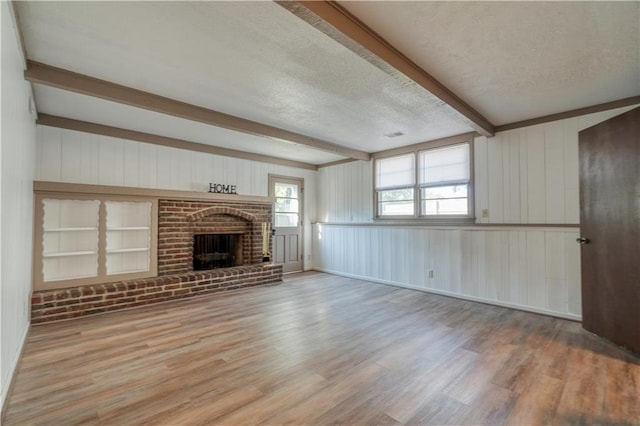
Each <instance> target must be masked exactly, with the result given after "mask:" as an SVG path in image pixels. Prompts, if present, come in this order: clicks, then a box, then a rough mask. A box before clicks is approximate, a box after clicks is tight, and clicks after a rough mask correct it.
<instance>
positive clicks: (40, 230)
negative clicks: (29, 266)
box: [32, 193, 158, 291]
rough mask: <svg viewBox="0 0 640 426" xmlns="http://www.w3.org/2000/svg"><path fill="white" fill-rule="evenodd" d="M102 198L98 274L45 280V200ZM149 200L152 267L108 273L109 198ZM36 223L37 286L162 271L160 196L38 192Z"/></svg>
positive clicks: (148, 275)
mask: <svg viewBox="0 0 640 426" xmlns="http://www.w3.org/2000/svg"><path fill="white" fill-rule="evenodd" d="M45 199H48V200H72V201H74V200H77V201H88V200H96V201H99V202H100V204H99V208H98V247H97V255H98V266H97V270H96V275H95V276H90V277H81V278H68V279H60V280H54V281H45V280H44V262H43V260H44V256H43V254H44V233H45V232H44V231H45V230H44V200H45ZM108 201H114V202H149V203H151V212H150V214H151V218H150V223H149V238H150V241H149V269H148V270H145V271H139V272H124V273H114V274H108V273H107V216H106V208H107V207H106V202H108ZM34 202H35V206H34V227H33V230H34V232H33V271H32V272H33V290H34V291H42V290H54V289H63V288H70V287H78V286H83V285H93V284H105V283H111V282H118V281H127V280H133V279H142V278H151V277H156V276H157V275H158V199H157V198H154V197H138V196H136V197H129V196H118V195H102V194H96V195H90V194H79V193H36V194H35V199H34Z"/></svg>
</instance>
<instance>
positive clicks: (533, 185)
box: [526, 125, 547, 223]
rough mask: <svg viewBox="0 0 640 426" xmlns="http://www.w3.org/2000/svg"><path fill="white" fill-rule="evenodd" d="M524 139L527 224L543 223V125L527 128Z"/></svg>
mask: <svg viewBox="0 0 640 426" xmlns="http://www.w3.org/2000/svg"><path fill="white" fill-rule="evenodd" d="M526 138H527V198H528V206H529V212H528V216H529V223H545V221H546V211H547V207H546V194H545V189H546V175H545V164H544V159H545V155H544V127H543V125H538V126H531V127H527V129H526Z"/></svg>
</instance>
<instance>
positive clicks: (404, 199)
mask: <svg viewBox="0 0 640 426" xmlns="http://www.w3.org/2000/svg"><path fill="white" fill-rule="evenodd" d="M415 163H416V160H415V154H414V153H410V154H405V155H399V156H397V157H389V158H381V159H379V160H377V161H376V200H377V212H378V216H413V214H414V211H415V207H414V204H415V203H414V198H415V195H414V194H415V189H414V187H415V181H416V172H415Z"/></svg>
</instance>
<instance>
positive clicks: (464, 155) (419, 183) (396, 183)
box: [374, 141, 473, 219]
mask: <svg viewBox="0 0 640 426" xmlns="http://www.w3.org/2000/svg"><path fill="white" fill-rule="evenodd" d="M408 150H411V151H410V152H407V153H403V154H400V155H395V156H392V157H378V158H377V159H376V160H375V176H374V179H375V204H376V217H379V218H384V217H391V218H393V217H404V218H410V217H413V218H424V219H430V218H449V219H451V218H460V219H468V218H470V217H471V216H472V214H473V209H472V204H473V200H472V198H471V197H472V193H473V189H472V180H471V171H472V168H471V164H472V146H471V142H468V141H465V142H456V143H453V144H451V143H450V144H446V145H442V144H438V143H435V144H434V143H425V144H420V145H416V146H413V147H411V148H408Z"/></svg>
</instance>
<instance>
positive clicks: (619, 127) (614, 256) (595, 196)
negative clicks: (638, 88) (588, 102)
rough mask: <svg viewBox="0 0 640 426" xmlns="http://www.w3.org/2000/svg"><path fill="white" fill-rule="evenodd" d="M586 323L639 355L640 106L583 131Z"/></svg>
mask: <svg viewBox="0 0 640 426" xmlns="http://www.w3.org/2000/svg"><path fill="white" fill-rule="evenodd" d="M579 155H580V233H581V236H580V237H581V238H579V239H578V242H580V243H581V244H582V247H581V264H582V318H583V319H582V325H583V327H584V328H585V329H586V330H589V331H591V332H593V333H595V334H598V335H600V336H602V337H604V338H606V339H608V340H611V341H612V342H614V343H616V344H618V345H621V346H624V347H626V348H628V349H630V350H632V351H634V352H637V353H640V108H636V109H633V110H631V111H629V112H626V113H624V114H622V115H619V116H617V117H614V118H612V119H610V120H607V121H605V122H603V123H600V124H597V125H595V126H593V127H590V128H588V129H585V130H583V131H581V132H580V139H579Z"/></svg>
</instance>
